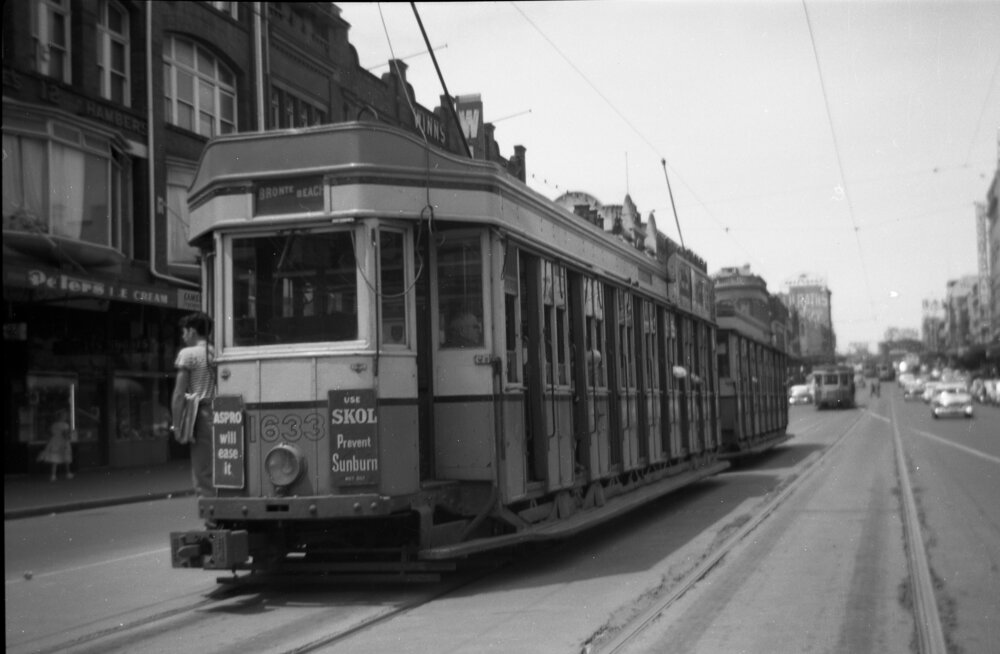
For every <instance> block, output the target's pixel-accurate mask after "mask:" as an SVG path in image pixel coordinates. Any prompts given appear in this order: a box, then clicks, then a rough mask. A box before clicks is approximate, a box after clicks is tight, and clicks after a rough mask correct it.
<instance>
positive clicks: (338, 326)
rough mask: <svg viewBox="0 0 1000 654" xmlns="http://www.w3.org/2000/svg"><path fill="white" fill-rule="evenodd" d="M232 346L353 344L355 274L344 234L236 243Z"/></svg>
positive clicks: (351, 248) (350, 242) (262, 238)
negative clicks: (330, 342) (337, 342)
mask: <svg viewBox="0 0 1000 654" xmlns="http://www.w3.org/2000/svg"><path fill="white" fill-rule="evenodd" d="M228 276H229V278H230V279H231V280H232V288H233V293H232V298H233V299H232V302H233V308H232V311H233V315H234V316H235V324H234V334H233V337H232V338H233V340H232V344H233V345H236V346H254V345H275V344H287V343H317V342H329V341H334V342H335V341H352V340H356V339H357V338H358V270H357V264H356V262H355V258H354V242H353V239H352V238H351V234H350V233H349V232H347V231H339V232H327V233H321V234H315V233H309V234H298V233H296V234H282V235H270V236H257V237H252V238H237V239H234V240H233V246H232V270H231V271H229V272H228Z"/></svg>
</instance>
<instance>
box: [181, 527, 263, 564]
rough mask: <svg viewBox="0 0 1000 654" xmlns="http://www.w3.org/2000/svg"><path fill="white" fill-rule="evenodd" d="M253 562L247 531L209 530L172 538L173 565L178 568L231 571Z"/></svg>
mask: <svg viewBox="0 0 1000 654" xmlns="http://www.w3.org/2000/svg"><path fill="white" fill-rule="evenodd" d="M249 559H250V536H249V533H248V532H247V531H246V530H235V531H234V530H230V529H210V530H207V531H175V532H171V534H170V562H171V565H172V566H173V567H175V568H204V569H205V570H230V569H232V568H235V567H237V566H240V565H242V564H244V563H246V562H247V561H249Z"/></svg>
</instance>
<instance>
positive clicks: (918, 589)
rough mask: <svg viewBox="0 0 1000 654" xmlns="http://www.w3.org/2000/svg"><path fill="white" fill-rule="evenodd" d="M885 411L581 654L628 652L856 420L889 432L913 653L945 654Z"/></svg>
mask: <svg viewBox="0 0 1000 654" xmlns="http://www.w3.org/2000/svg"><path fill="white" fill-rule="evenodd" d="M889 410H890V416H888V417H887V416H884V415H880V414H878V413H875V412H873V411H870V410H867V409H866V410H864V411H862V412H861V413H860V414H859V415H858V417H857V418H856V419H855V420H854V421H853V423H852V424H851V425H849V426H848V427H847V428H846V429H845V430H844V431H843V432H842V433H841V434H840V435H839V436H838V437H837V439H836V440H835V441H834V442H833V443H832V444H831V445H830V446H829V447H828V448H826V449H825V450H823V451H822V452H819V453H815V454H816V458H814V459H813V460H811V461H810V460H809V459H808V458H807V459H806V460H805V461H804V463H803V468H802V469H801V470H800V471H799V472H798V473H797V474H796V475H795V477H794V479H791V480H790V481H788V482H787V483H786V484H784V485H783V487H779V489H778V492H777V494H776V495H775V496H774V497H773V498H772V499H771V500H770V501H769V502H768V503H767V504H766V505H765V506H764V507H763V508H762V509H761V510H760V511H759V512H757V513H756V515H755V516H754V517H753V518H752V519H750V520H749V521H747V522H746V523H745V524H743V525H742V526H741V527H740V528H739V529H738V530H737V531H735V533H733V534H732V535H731V536H730V537H729V538H728V539H726V540H725V541H724V542H723V544H722V545H721V546H719V547H718V548H717V549H716V550H715V551H713V552H712V553H711V554H710V555H709V556H707V557H705V558H704V559H703V560H702V561H701V562H700V564H699V565H698V566H697V567H696V568H694V569H693V570H692V571H691V572H690V573H689V574H687V575H686V576H685V577H684V578H682V579H681V580H679V581H678V582H677V583H676V585H674V586H673V587H672V588H671V590H670V591H669V593H668V594H667V595H664V596H663V597H662V598H661V599H659V600H657V601H656V602H655V603H654V604H653V605H651V606H649V607H648V608H647V609H645V610H644V611H643V612H642V613H641V614H640V615H638V616H637V617H636V618H635V619H633V620H632V621H630V622H629V623H628V624H627V625H626V626H624V627H622V628H621V629H620V630H618V631H617V633H616V634H615V635H614V636H613V637H612V638H610V639H606V640H604V641H603V642H601V641H600V640H594V641H591V642H588V643H587V644H585V645H584V647H583V649H582V654H611V653H618V654H621V653H622V652H626V651H629V649H628V648H629V646H630V645H632V644H633V643H635V642H636V641H637V640H638V639H639V637H640V636H641V635H642V634H643V633H644V632H646V631H647V630H648V629H649V628H650V626H651V625H652V624H653V622H654V621H655V620H656V619H657V618H658V617H660V616H662V615H663V614H664V613H665V612H666V611H668V610H669V609H670V607H671V606H672V605H673V604H675V603H676V602H677V601H678V600H679V599H680V598H681V597H682V596H683V595H685V593H687V592H688V591H690V590H691V589H692V588H693V587H694V586H695V584H697V583H698V582H699V581H701V580H702V579H704V578H705V577H706V576H707V575H709V573H710V572H711V571H712V570H713V568H715V567H716V566H717V565H719V564H720V563H721V562H722V560H723V559H724V558H725V557H726V556H727V555H728V554H730V553H731V552H732V551H733V550H734V549H735V548H736V547H737V545H738V544H739V543H740V542H742V541H743V540H744V539H746V538H747V537H748V536H749V535H750V534H751V532H753V531H754V530H755V529H756V528H757V527H759V526H760V525H761V524H762V523H763V522H764V521H765V520H766V519H767V518H768V517H769V516H770V515H771V514H773V513H774V512H775V511H776V510H777V509H778V508H779V507H780V506H781V505H783V504H785V503H786V502H787V501H788V500H789V499H790V498H791V497H793V496H794V495H795V493H796V492H798V491H799V490H800V489H801V488H802V486H803V484H804V483H805V482H806V481H807V480H808V479H809V478H810V477H811V476H812V475H813V473H815V472H816V471H817V470H818V469H819V468H820V467H821V466H820V464H821V463H822V462H823V461H824V460H826V458H827V456H828V455H830V454H832V453H834V452H835V451H836V450H837V449H839V448H840V447H841V446H842V445H843V444H844V443H846V442H847V441H848V436H850V435H851V434H852V433H858V430H859V426H861V425H862V424H863V421H862V419H863V418H864V417H870V418H872V419H875V420H879V421H881V422H883V423H888V426H889V427H890V428H891V437H892V442H893V445H892V450H893V454H892V456H893V465H894V468H895V471H896V478H897V485H898V490H899V505H900V513H901V522H902V525H903V549H904V550H905V557H906V565H907V570H908V581H907V590H908V592H909V595H910V600H911V601H910V604H911V606H910V608H909V611H910V613H911V615H912V617H913V622H914V629H915V632H916V633H915V636H914V647H915V651H917V652H919V654H945V652H947V651H948V648H947V645H946V642H945V636H944V630H943V628H942V620H941V615H940V609H939V607H938V603H937V599H936V594H935V584H934V578H933V574H932V571H931V569H930V561H929V557H928V554H927V551H926V548H925V546H924V534H923V531H922V528H921V520H920V515H919V507H918V505H917V502H916V499H915V495H914V491H913V484H912V482H911V479H910V474H909V467H908V464H907V457H906V452H905V450H904V448H903V440H902V438H901V433H900V426H899V421H898V419H897V415H896V407H895V403H894V402H892V401H891V400H890V402H889ZM804 427H805V428H806V429H808V428H809V427H807V426H804Z"/></svg>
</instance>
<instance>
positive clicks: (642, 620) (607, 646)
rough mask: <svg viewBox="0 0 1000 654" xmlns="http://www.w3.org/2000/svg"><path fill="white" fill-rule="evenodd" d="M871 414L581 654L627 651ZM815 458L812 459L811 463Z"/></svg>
mask: <svg viewBox="0 0 1000 654" xmlns="http://www.w3.org/2000/svg"><path fill="white" fill-rule="evenodd" d="M866 415H867V414H864V413H859V414H858V416H857V417H856V418H855V420H854V422H853V423H851V425H850V426H849V427H848V428H847V429H845V430H844V433H842V434H841V435H840V436H838V437H837V440H836V441H834V443H833V444H832V445H830V447H828V448H826V449H825V450H823V451H822V452H816V453H814V454H813V455H810V457H808V458H807V459H806V462H804V463H803V467H802V469H801V471H799V472H798V473H797V474H796V477H795V479H793V480H792V481H791V482H789V484H788V485H787V486H785V487H784V488H783V489H781V490H780V491H779V493H778V494H777V495H775V496H774V498H772V499H771V501H770V502H768V503H767V504H766V505H765V506H764V508H763V509H762V510H761V511H759V512H758V513H757V515H756V516H754V518H753V519H751V520H750V521H748V522H747V523H746V524H744V525H743V527H742V528H741V529H739V530H738V531H737V532H736V533H734V534H733V535H732V536H730V537H729V539H728V540H726V541H725V542H724V543H723V544H722V545H721V546H719V548H718V549H716V550H715V551H714V552H713V553H712V554H711V555H710V556H708V557H707V558H705V559H704V560H703V561H702V562H701V563H700V564H698V566H697V567H696V568H695V569H694V570H692V571H691V572H689V573H688V574H687V575H686V576H685V577H684V578H683V579H682V580H681V581H680V582H679V583H678V585H677V586H675V587H674V588H673V590H672V592H671V593H670V594H669V595H667V596H665V597H663V598H662V599H660V600H658V601H656V602H655V603H654V604H653V605H652V606H650V607H649V608H647V609H646V610H645V611H643V612H642V613H641V614H639V616H638V617H636V619H635V620H633V621H631V622H630V623H629V624H628V625H626V627H623V628H622V629H621V630H620V631H619V632H618V633H617V634H616V635H615V637H614V638H612V639H611V640H610V641H608V642H606V643H598V644H596V645H595V644H594V643H585V644H584V646H583V648H582V649H581V651H580V654H597V653H600V654H620V653H622V652H624V651H626V650H625V648H626V646H627V645H628V644H629V643H631V642H632V640H633V639H635V638H636V637H637V636H638V635H640V634H641V633H643V632H644V631H645V630H646V629H647V628H649V626H650V625H651V624H652V623H653V621H654V620H655V619H656V618H657V617H658V616H659V615H660V614H661V613H663V612H664V611H665V610H667V609H668V608H669V607H670V606H671V605H672V604H673V603H674V602H676V601H677V600H679V599H680V598H681V596H683V595H684V594H685V593H687V592H688V591H689V590H691V588H692V587H693V586H694V585H695V584H696V583H698V582H699V581H701V580H702V579H703V578H704V577H705V576H706V575H707V574H708V573H709V572H710V571H711V570H712V568H714V567H715V566H717V565H718V564H719V562H720V561H722V559H723V558H725V557H726V555H727V554H729V553H730V552H731V551H732V550H733V549H734V548H735V547H736V545H737V544H738V543H739V542H740V541H742V540H743V539H744V538H746V537H747V536H748V535H749V534H750V532H752V531H753V530H755V529H756V528H757V527H758V526H760V524H761V523H762V522H764V520H766V519H767V518H768V517H769V516H770V515H771V514H772V513H774V511H775V510H776V509H777V508H778V507H779V506H781V505H782V504H784V503H785V501H786V500H788V498H789V497H791V496H792V495H793V494H794V493H795V492H796V491H798V489H799V488H800V487H801V486H802V484H803V483H804V482H805V481H806V480H807V479H809V478H810V477H811V476H812V474H813V473H814V472H815V471H816V470H817V469H818V467H819V466H818V464H819V463H820V462H822V461H823V460H824V459H826V457H827V456H828V455H829V454H831V453H832V452H834V451H835V450H837V449H839V448H840V446H841V445H842V444H843V443H844V442H846V440H847V436H848V435H849V434H850V433H851V432H853V431H854V430H855V429H856V428H857V427H858V425H859V424H860V423H861V421H862V418H864V417H865V416H866ZM810 459H811V460H810Z"/></svg>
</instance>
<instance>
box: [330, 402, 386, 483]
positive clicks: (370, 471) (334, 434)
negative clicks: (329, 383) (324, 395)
mask: <svg viewBox="0 0 1000 654" xmlns="http://www.w3.org/2000/svg"><path fill="white" fill-rule="evenodd" d="M329 398H330V405H329V406H330V408H329V411H330V413H329V420H330V422H329V424H330V472H331V473H332V474H331V481H330V483H331V485H333V486H368V485H372V484H377V483H378V482H379V460H378V410H377V408H376V403H375V391H373V390H371V389H366V390H354V391H330V394H329Z"/></svg>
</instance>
